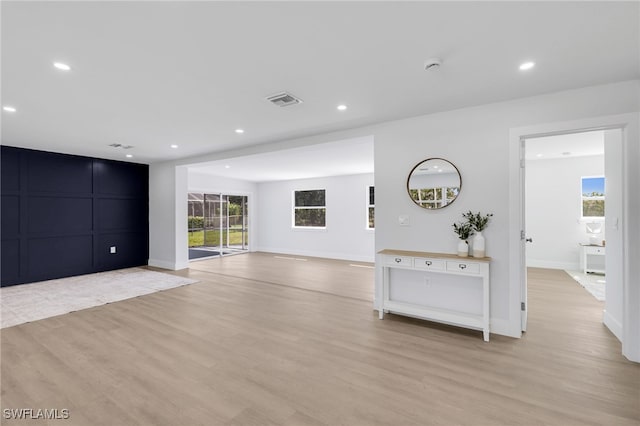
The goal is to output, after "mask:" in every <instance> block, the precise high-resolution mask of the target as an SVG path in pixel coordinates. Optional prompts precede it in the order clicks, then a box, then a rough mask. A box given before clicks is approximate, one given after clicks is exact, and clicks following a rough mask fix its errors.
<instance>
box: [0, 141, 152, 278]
mask: <svg viewBox="0 0 640 426" xmlns="http://www.w3.org/2000/svg"><path fill="white" fill-rule="evenodd" d="M0 149H1V151H0V158H1V163H2V164H1V173H2V176H1V187H2V188H1V193H2V204H1V209H0V210H1V212H0V221H1V223H2V229H1V231H2V235H1V239H2V251H1V258H2V262H1V268H2V269H1V270H0V280H1V285H2V286H8V285H13V284H21V283H28V282H34V281H42V280H48V279H54V278H62V277H68V276H73V275H80V274H88V273H92V272H100V271H107V270H112V269H119V268H127V267H132V266H140V265H146V264H147V260H148V258H149V219H148V217H149V167H148V166H147V165H144V164H134V163H125V162H119V161H111V160H101V159H96V158H88V157H80V156H75V155H66V154H55V153H51V152H43V151H34V150H29V149H22V148H13V147H8V146H2V147H0ZM111 247H115V248H116V253H111V250H110V248H111Z"/></svg>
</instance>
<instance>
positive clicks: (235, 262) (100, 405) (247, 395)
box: [0, 253, 640, 426]
mask: <svg viewBox="0 0 640 426" xmlns="http://www.w3.org/2000/svg"><path fill="white" fill-rule="evenodd" d="M176 274H180V275H185V276H190V277H193V278H196V279H198V280H200V282H199V283H196V284H192V285H188V286H185V287H181V288H177V289H172V290H167V291H163V292H159V293H155V294H152V295H147V296H142V297H138V298H135V299H130V300H126V301H122V302H117V303H113V304H110V305H105V306H101V307H96V308H92V309H87V310H83V311H79V312H75V313H71V314H67V315H63V316H59V317H55V318H50V319H46V320H42V321H37V322H34V323H29V324H23V325H19V326H16V327H12V328H8V329H4V330H2V332H1V333H2V334H1V343H2V348H1V355H2V359H1V373H2V377H1V381H2V383H1V396H2V401H1V408H3V409H4V408H34V409H37V408H58V409H62V408H67V409H69V410H70V415H71V417H70V419H69V420H56V421H51V422H49V423H47V422H45V421H43V420H37V421H32V422H28V421H24V420H21V421H7V420H3V424H19V425H27V424H36V425H44V424H54V425H65V426H66V425H71V424H73V425H83V426H85V425H103V424H105V425H107V424H108V425H290V426H298V425H300V426H304V425H348V426H358V425H394V426H395V425H457V424H465V425H539V424H550V425H638V424H639V423H640V408H639V404H638V402H639V400H640V399H639V398H640V366H639V365H637V364H634V363H631V362H629V361H626V360H625V359H624V358H623V357H622V355H621V354H620V352H621V348H620V345H619V343H618V342H617V340H616V339H615V338H614V337H613V336H612V335H611V334H610V333H609V332H608V331H607V330H606V328H605V327H604V326H603V325H602V324H601V316H602V309H603V304H602V303H601V302H598V301H596V300H595V299H594V298H593V297H592V296H590V295H589V294H588V293H587V292H586V291H585V290H583V289H582V288H581V287H580V286H579V285H577V284H576V283H575V282H573V281H572V280H571V279H570V278H569V277H568V276H567V275H566V274H565V273H564V272H562V271H553V270H544V269H533V270H531V271H530V281H529V286H530V287H529V288H530V294H529V305H530V321H529V331H528V332H527V334H526V336H525V337H524V338H523V339H510V338H507V337H501V336H496V335H492V337H491V342H490V343H484V342H483V341H482V338H481V333H480V332H476V331H472V330H464V329H459V328H455V327H447V326H443V325H438V324H434V323H429V322H425V321H419V320H413V319H408V318H404V317H399V316H394V315H389V316H387V317H385V320H383V321H380V320H378V319H377V315H376V313H375V312H374V311H373V310H372V303H371V299H372V285H373V284H372V283H373V269H370V268H359V267H353V266H349V263H348V262H335V261H327V260H320V259H309V260H308V261H306V262H303V261H296V260H291V259H278V258H274V257H273V255H267V254H260V253H255V254H247V255H241V256H233V257H228V258H224V259H215V260H208V261H203V262H193V263H191V268H190V270H185V271H179V272H177V273H176ZM0 415H2V413H0Z"/></svg>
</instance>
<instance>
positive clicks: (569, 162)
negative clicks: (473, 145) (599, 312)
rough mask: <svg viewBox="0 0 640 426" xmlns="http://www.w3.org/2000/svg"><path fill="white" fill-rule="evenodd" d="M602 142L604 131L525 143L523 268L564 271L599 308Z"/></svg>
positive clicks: (601, 298)
mask: <svg viewBox="0 0 640 426" xmlns="http://www.w3.org/2000/svg"><path fill="white" fill-rule="evenodd" d="M604 140H605V131H604V130H593V131H589V132H578V133H569V134H561V135H553V136H542V137H532V138H526V140H525V156H524V157H525V169H526V183H525V193H526V194H525V197H526V199H525V214H526V217H525V223H526V234H527V235H526V236H527V238H528V241H529V243H528V244H527V252H526V264H527V267H528V268H544V269H555V270H559V271H564V272H565V273H566V274H567V275H568V276H569V277H571V278H572V279H573V280H574V281H575V282H576V283H577V284H579V285H580V286H581V288H582V289H584V291H585V292H587V293H588V294H590V295H591V297H593V298H595V299H596V300H598V301H600V302H604V300H605V287H606V276H605V256H606V248H605V242H606V233H605V226H604V225H605V202H607V201H608V200H606V197H605V183H606V179H605V146H604V143H605V142H604ZM608 204H609V203H608V202H607V205H608ZM610 207H612V206H610Z"/></svg>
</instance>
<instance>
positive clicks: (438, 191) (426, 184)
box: [407, 158, 462, 209]
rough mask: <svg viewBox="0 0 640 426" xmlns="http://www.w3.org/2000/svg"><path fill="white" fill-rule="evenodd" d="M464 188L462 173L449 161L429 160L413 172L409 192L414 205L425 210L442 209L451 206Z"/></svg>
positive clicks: (408, 182) (409, 182)
mask: <svg viewBox="0 0 640 426" xmlns="http://www.w3.org/2000/svg"><path fill="white" fill-rule="evenodd" d="M461 186H462V178H461V177H460V172H459V171H458V169H457V168H456V166H454V165H453V164H452V163H450V162H449V161H447V160H445V159H442V158H429V159H427V160H424V161H423V162H421V163H418V165H417V166H415V167H414V168H413V170H411V173H410V174H409V178H408V179H407V190H408V191H409V196H410V197H411V199H412V200H413V202H414V203H416V204H417V205H419V206H420V207H422V208H425V209H441V208H443V207H446V206H448V205H449V204H451V203H452V202H453V201H454V200H455V199H456V197H457V196H458V194H459V193H460V188H461Z"/></svg>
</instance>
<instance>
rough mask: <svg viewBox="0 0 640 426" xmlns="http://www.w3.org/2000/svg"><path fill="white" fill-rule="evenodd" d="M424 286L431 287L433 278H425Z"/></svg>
mask: <svg viewBox="0 0 640 426" xmlns="http://www.w3.org/2000/svg"><path fill="white" fill-rule="evenodd" d="M424 286H425V287H431V278H429V277H424Z"/></svg>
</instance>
